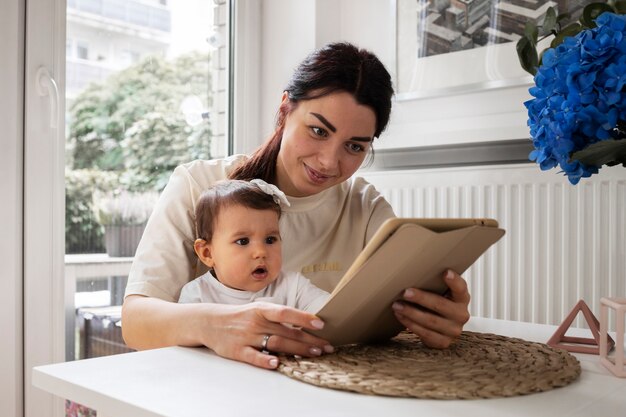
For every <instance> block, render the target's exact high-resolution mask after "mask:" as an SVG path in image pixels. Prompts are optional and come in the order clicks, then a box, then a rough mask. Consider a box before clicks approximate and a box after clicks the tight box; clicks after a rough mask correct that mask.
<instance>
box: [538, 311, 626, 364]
mask: <svg viewBox="0 0 626 417" xmlns="http://www.w3.org/2000/svg"><path fill="white" fill-rule="evenodd" d="M579 312H582V313H583V315H584V316H585V320H587V324H588V325H589V330H591V335H592V336H593V339H590V338H585V337H571V336H565V333H566V332H567V330H568V329H569V328H570V326H571V325H572V322H573V321H574V319H575V318H576V316H577V315H578V313H579ZM622 323H623V321H622ZM622 327H623V326H622ZM603 340H604V341H605V344H607V346H608V345H610V346H611V348H612V347H613V345H614V344H615V342H614V341H613V339H611V337H610V336H609V335H608V334H606V333H605V336H603ZM547 344H548V346H552V347H555V348H559V349H565V350H567V351H568V352H575V353H590V354H592V355H598V354H599V353H600V348H599V345H600V323H599V322H598V319H597V318H596V316H594V315H593V313H592V312H591V310H590V309H589V307H588V306H587V304H586V303H585V302H584V301H583V300H579V301H578V302H577V303H576V305H575V306H574V308H573V309H572V311H570V313H569V314H568V315H567V317H565V320H563V323H561V325H560V326H559V327H558V328H557V329H556V331H555V332H554V334H553V335H552V337H551V338H550V340H548V343H547ZM594 346H595V347H594Z"/></svg>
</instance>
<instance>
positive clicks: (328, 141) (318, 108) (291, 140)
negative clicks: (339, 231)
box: [276, 92, 376, 197]
mask: <svg viewBox="0 0 626 417" xmlns="http://www.w3.org/2000/svg"><path fill="white" fill-rule="evenodd" d="M285 100H288V98H287V93H285V94H283V101H285ZM375 131H376V115H375V114H374V111H373V110H372V109H371V108H370V107H367V106H364V105H362V104H359V103H357V101H356V100H355V99H354V97H353V96H352V95H351V94H349V93H345V92H337V93H332V94H328V95H326V96H323V97H320V98H316V99H311V100H301V101H299V102H298V105H297V107H296V108H295V109H294V110H293V111H292V112H291V113H290V114H288V115H287V117H286V118H285V128H284V131H283V138H282V142H281V147H280V151H279V153H278V160H277V165H276V170H277V182H278V184H277V185H278V187H279V188H280V189H281V190H282V191H283V192H284V193H285V194H287V195H290V196H292V197H306V196H310V195H313V194H317V193H319V192H321V191H324V190H326V189H328V188H330V187H332V186H333V185H337V184H339V183H341V182H343V181H345V180H347V179H348V178H350V177H351V176H352V174H354V173H355V172H356V170H357V169H358V168H359V167H360V166H361V163H362V162H363V160H364V159H365V155H367V151H368V150H369V147H370V146H371V144H372V140H373V139H374V132H375Z"/></svg>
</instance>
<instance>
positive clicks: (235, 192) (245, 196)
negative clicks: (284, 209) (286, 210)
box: [196, 180, 281, 242]
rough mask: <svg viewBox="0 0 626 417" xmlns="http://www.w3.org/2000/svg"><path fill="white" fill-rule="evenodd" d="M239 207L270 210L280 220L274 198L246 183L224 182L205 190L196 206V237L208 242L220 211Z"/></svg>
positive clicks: (278, 207)
mask: <svg viewBox="0 0 626 417" xmlns="http://www.w3.org/2000/svg"><path fill="white" fill-rule="evenodd" d="M233 205H241V206H244V207H247V208H251V209H255V210H272V211H274V212H276V214H277V215H278V217H279V218H280V214H281V210H280V205H279V204H278V203H276V202H275V201H274V198H273V197H272V196H271V195H269V194H267V193H265V192H264V191H262V190H261V189H260V188H259V187H258V186H256V185H255V184H252V183H250V182H248V181H242V180H224V181H219V182H216V183H215V184H214V185H212V186H211V187H209V188H208V189H207V190H205V191H204V192H203V193H202V194H201V195H200V198H199V199H198V203H197V205H196V236H198V238H199V239H204V240H206V241H207V242H210V241H211V239H212V238H213V226H214V225H215V220H216V219H217V218H218V216H219V215H220V210H221V209H223V208H226V207H228V206H233Z"/></svg>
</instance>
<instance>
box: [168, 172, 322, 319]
mask: <svg viewBox="0 0 626 417" xmlns="http://www.w3.org/2000/svg"><path fill="white" fill-rule="evenodd" d="M281 205H284V206H289V202H288V201H287V198H286V197H285V194H283V192H282V191H280V190H279V189H278V188H277V187H276V186H274V185H271V184H268V183H266V182H265V181H262V180H258V179H255V180H252V181H250V182H248V181H240V180H227V181H220V182H218V183H216V184H215V185H214V186H212V187H211V188H209V189H208V190H206V191H205V192H204V193H202V195H201V196H200V198H199V199H198V204H197V206H196V235H197V236H198V239H196V241H195V242H194V249H195V251H196V254H197V255H198V257H199V258H200V260H201V261H202V262H203V263H204V264H205V265H207V266H208V267H209V272H207V273H206V274H204V275H202V276H200V277H198V278H196V279H195V280H193V281H191V282H189V283H187V284H186V285H185V286H184V287H183V289H182V291H181V294H180V298H179V300H178V302H179V303H220V304H245V303H250V302H253V301H265V302H271V303H275V304H283V305H286V306H290V307H295V308H297V309H300V310H304V311H308V312H311V313H316V312H317V311H318V310H319V309H320V307H321V306H322V305H323V304H324V303H325V302H326V300H327V299H328V296H329V294H328V293H327V292H326V291H323V290H321V289H320V288H318V287H316V286H315V285H313V284H312V283H311V282H310V281H309V280H308V279H307V278H305V277H304V276H303V275H302V274H300V273H298V272H287V271H281V267H282V254H281V247H282V241H281V239H280V231H279V226H278V220H279V219H280V215H281Z"/></svg>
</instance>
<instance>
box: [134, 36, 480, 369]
mask: <svg viewBox="0 0 626 417" xmlns="http://www.w3.org/2000/svg"><path fill="white" fill-rule="evenodd" d="M392 95H393V88H392V86H391V77H390V75H389V73H388V72H387V70H386V69H385V68H384V66H383V65H382V63H381V62H380V61H379V60H378V58H377V57H376V56H374V55H373V54H371V53H369V52H367V51H365V50H359V49H358V48H356V47H355V46H353V45H350V44H347V43H335V44H329V45H327V46H325V47H323V48H321V49H319V50H317V51H314V52H313V53H312V54H311V55H309V56H308V57H307V58H306V59H305V60H304V61H303V62H302V63H301V64H300V66H299V67H298V68H297V69H296V71H295V72H294V74H293V76H292V79H291V80H290V82H289V83H288V85H287V87H286V88H285V92H284V93H283V96H282V102H281V105H280V108H279V111H278V117H277V121H276V129H275V131H274V133H273V135H272V136H271V137H270V138H269V140H268V141H267V142H266V143H265V144H264V145H263V146H261V147H260V148H259V149H258V150H257V151H256V152H255V153H254V154H253V155H252V156H251V157H247V156H245V155H238V156H232V157H228V158H225V159H220V160H212V161H194V162H192V163H189V164H186V165H182V166H179V167H178V168H176V170H175V171H174V173H173V174H172V177H171V178H170V181H169V183H168V185H167V186H166V188H165V189H164V190H163V193H162V195H161V198H160V199H159V202H158V204H157V206H156V207H155V210H154V212H153V214H152V216H151V218H150V220H149V222H148V224H147V226H146V231H145V232H144V236H143V238H142V240H141V243H140V244H139V247H138V249H137V253H136V255H135V260H134V262H133V266H132V268H131V273H130V275H129V282H128V285H127V288H126V298H125V300H124V306H123V312H122V314H123V316H122V318H123V323H124V326H123V333H124V339H125V340H126V343H127V344H128V345H129V346H131V347H133V348H136V349H146V348H154V347H162V346H170V345H183V346H200V345H204V346H207V347H209V348H211V349H213V350H214V351H215V352H216V353H217V354H219V355H221V356H224V357H228V358H232V359H236V360H239V361H243V362H248V363H251V364H253V365H256V366H260V367H264V368H275V367H276V366H277V361H276V357H275V356H273V355H271V354H269V353H267V350H269V351H272V352H284V353H287V354H297V355H301V356H317V355H320V354H321V353H322V351H324V352H332V351H333V347H332V346H330V345H329V344H328V343H327V341H325V340H322V339H319V338H318V337H315V336H312V335H310V334H308V333H306V332H304V331H302V330H300V328H302V329H315V328H321V327H322V326H323V323H322V322H321V320H319V318H317V317H316V316H314V315H312V314H310V313H306V312H303V311H299V310H295V309H292V308H289V307H285V306H280V305H272V304H264V303H253V304H248V305H244V306H227V305H220V304H187V305H181V304H176V303H175V302H174V301H175V300H176V299H177V298H178V295H179V293H180V289H181V288H182V287H183V285H184V284H186V283H187V282H189V281H191V280H192V279H194V278H196V277H197V276H199V275H201V274H202V273H204V272H206V269H205V268H203V267H202V264H201V263H199V262H198V259H197V257H196V256H195V254H194V250H193V242H194V240H195V238H196V233H195V230H194V218H193V213H194V210H195V207H194V205H195V202H196V200H197V199H198V196H199V194H200V193H201V192H202V191H203V190H204V189H205V188H207V187H208V186H210V185H211V184H213V183H214V182H215V181H218V180H221V179H224V178H233V179H242V180H251V179H254V178H260V179H262V180H264V181H266V182H268V183H272V184H275V185H277V186H278V187H279V188H280V189H281V190H282V191H283V192H284V193H285V194H286V195H287V196H288V198H289V202H290V203H291V206H290V207H289V208H287V209H285V210H284V213H283V216H282V217H281V220H280V228H281V234H282V238H283V241H284V245H283V260H284V268H285V270H295V271H300V272H302V273H303V274H304V275H305V276H307V278H309V279H310V280H311V281H312V282H313V283H314V284H316V285H317V286H319V287H321V288H322V289H324V290H327V291H330V290H332V288H333V287H334V285H336V284H337V282H338V280H339V279H340V278H341V276H342V274H343V273H344V272H345V271H346V270H347V268H348V267H349V266H350V264H351V263H352V261H353V260H354V259H355V258H356V256H357V255H358V253H359V252H360V251H361V250H362V249H363V247H364V246H365V244H366V243H367V241H368V240H369V239H370V238H371V237H372V236H373V234H374V233H375V232H376V230H377V229H378V227H379V226H380V225H381V224H382V223H383V222H384V221H385V220H386V219H388V218H390V217H393V216H394V214H393V211H392V209H391V206H390V205H389V204H388V203H387V202H386V201H385V199H384V198H383V197H382V196H381V195H380V194H379V193H378V192H377V191H376V190H375V189H374V187H373V186H371V185H370V184H368V183H367V182H365V181H364V180H363V179H361V178H351V177H352V175H353V174H354V173H355V172H356V170H357V169H358V168H359V167H360V166H361V164H362V163H363V161H364V159H365V156H366V155H367V154H368V152H371V147H372V142H373V140H374V138H376V137H378V136H379V135H380V134H381V132H382V131H383V130H384V129H385V127H386V126H387V122H388V121H389V114H390V111H391V98H392ZM442 279H445V282H446V284H447V285H448V287H449V288H450V291H449V295H448V296H447V297H445V298H444V297H441V296H439V295H436V294H431V293H427V292H423V291H420V290H418V289H407V290H406V291H405V293H404V302H398V303H395V304H394V306H393V309H394V312H395V314H396V317H397V318H398V320H399V321H400V322H401V323H402V324H403V325H405V326H406V327H407V328H408V329H409V330H411V331H412V332H414V333H415V334H417V335H419V336H420V337H421V338H422V341H423V342H424V343H425V344H427V345H429V346H432V347H441V348H443V347H447V346H449V345H450V344H451V343H452V342H453V341H454V340H455V339H456V338H457V337H458V336H459V335H460V333H461V330H462V328H463V324H465V323H466V322H467V320H468V319H469V313H468V308H467V306H468V304H469V298H470V297H469V293H468V290H467V285H466V282H465V281H464V280H463V279H462V278H461V277H460V276H459V275H458V274H456V273H454V272H452V271H448V273H446V274H445V277H442ZM415 304H417V305H419V306H421V307H423V308H416V307H415ZM283 323H285V324H289V325H291V326H285V325H283Z"/></svg>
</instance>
